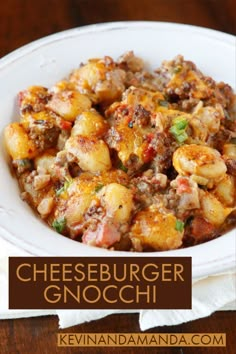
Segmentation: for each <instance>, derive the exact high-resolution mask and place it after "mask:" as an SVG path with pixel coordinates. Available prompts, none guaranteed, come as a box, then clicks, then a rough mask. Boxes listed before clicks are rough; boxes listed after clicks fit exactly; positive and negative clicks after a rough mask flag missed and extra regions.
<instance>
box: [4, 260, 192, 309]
mask: <svg viewBox="0 0 236 354" xmlns="http://www.w3.org/2000/svg"><path fill="white" fill-rule="evenodd" d="M191 292H192V277H191V257H146V256H140V257H115V256H114V257H10V258H9V308H10V309H190V308H191V295H192V294H191Z"/></svg>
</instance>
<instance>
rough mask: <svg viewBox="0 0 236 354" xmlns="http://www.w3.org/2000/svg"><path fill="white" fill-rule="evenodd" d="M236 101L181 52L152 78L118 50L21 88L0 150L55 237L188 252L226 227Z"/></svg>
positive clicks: (232, 190)
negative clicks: (43, 82)
mask: <svg viewBox="0 0 236 354" xmlns="http://www.w3.org/2000/svg"><path fill="white" fill-rule="evenodd" d="M235 100H236V96H235V93H234V92H233V89H232V88H231V87H230V86H229V85H227V84H224V83H222V82H221V83H217V82H215V81H214V80H213V79H211V78H209V77H207V76H205V75H204V74H203V73H202V72H201V71H200V70H199V69H198V68H197V67H196V65H195V64H194V63H192V62H190V61H186V60H185V59H184V58H183V57H182V56H181V55H178V56H177V57H175V58H174V59H173V60H170V61H163V63H162V64H161V65H160V67H159V68H157V69H156V70H155V72H153V73H151V72H148V71H147V70H146V69H145V65H144V62H143V60H142V59H141V58H138V57H136V56H135V55H134V53H133V52H132V51H129V52H127V53H125V54H123V55H122V56H121V57H119V58H118V59H117V60H116V61H115V60H113V59H112V58H111V57H109V56H105V57H104V58H95V59H89V60H88V61H87V62H86V63H83V64H81V65H80V67H79V68H76V69H75V70H73V71H72V72H71V74H70V75H69V76H68V77H67V78H65V79H63V80H62V81H59V82H57V83H55V85H54V86H52V87H49V88H46V87H43V86H30V87H29V88H27V89H25V90H23V91H21V92H20V93H19V94H18V106H19V111H18V112H19V119H18V122H14V123H10V124H9V125H8V126H7V127H6V128H5V131H4V140H5V146H6V150H7V152H8V154H9V156H10V159H11V163H12V166H13V168H14V170H15V172H16V177H17V179H18V181H19V185H20V188H21V191H22V194H21V195H22V198H23V199H24V200H25V201H26V202H28V203H29V204H30V206H31V207H32V208H33V209H34V210H35V211H36V212H37V213H38V214H39V215H40V217H41V218H42V219H43V220H44V221H45V222H46V223H48V225H49V226H50V227H52V228H53V229H54V230H55V231H56V232H58V233H59V234H62V235H64V236H66V237H70V238H71V239H73V240H75V241H78V242H82V243H84V244H87V245H90V246H95V247H102V248H107V249H110V250H122V251H135V252H146V251H166V250H172V249H177V248H182V247H188V246H193V245H195V244H199V243H201V242H206V241H208V240H211V239H214V238H215V237H218V236H220V235H222V234H223V233H224V232H226V231H227V230H229V229H230V228H232V227H235V226H236V218H235V215H236V213H235V209H236V181H235V179H236V144H235V137H236V128H235V124H234V123H233V121H234V119H235V112H234V105H233V104H232V102H235Z"/></svg>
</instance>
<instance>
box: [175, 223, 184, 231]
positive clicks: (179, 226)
mask: <svg viewBox="0 0 236 354" xmlns="http://www.w3.org/2000/svg"><path fill="white" fill-rule="evenodd" d="M175 230H177V231H180V232H182V231H183V230H184V222H183V221H181V220H176V223H175Z"/></svg>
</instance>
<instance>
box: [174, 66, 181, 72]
mask: <svg viewBox="0 0 236 354" xmlns="http://www.w3.org/2000/svg"><path fill="white" fill-rule="evenodd" d="M181 70H182V66H180V65H178V66H176V67H175V68H174V70H173V72H174V74H178V73H179V72H180V71H181Z"/></svg>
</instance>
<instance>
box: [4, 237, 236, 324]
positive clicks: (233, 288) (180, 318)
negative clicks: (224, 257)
mask: <svg viewBox="0 0 236 354" xmlns="http://www.w3.org/2000/svg"><path fill="white" fill-rule="evenodd" d="M9 256H18V257H19V256H30V254H28V253H27V252H26V251H24V250H21V249H19V248H17V247H15V246H14V245H12V244H11V243H9V242H8V241H6V240H4V239H2V238H1V237H0V289H1V291H0V319H8V318H22V317H33V316H45V315H58V317H59V326H60V328H66V327H70V326H74V325H78V324H81V323H84V322H89V321H92V320H97V319H100V318H103V317H106V316H108V315H111V314H117V313H137V312H138V313H139V325H140V329H141V330H142V331H144V330H147V329H150V328H153V327H157V326H165V325H166V326H171V325H177V324H181V323H184V322H188V321H192V320H195V319H198V318H203V317H207V316H209V315H211V314H212V313H213V312H215V311H218V310H236V269H232V270H231V271H229V272H227V273H224V274H218V275H214V276H210V277H207V278H204V279H200V280H198V281H195V282H194V283H193V286H192V310H57V311H55V310H9V309H8V257H9Z"/></svg>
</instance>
